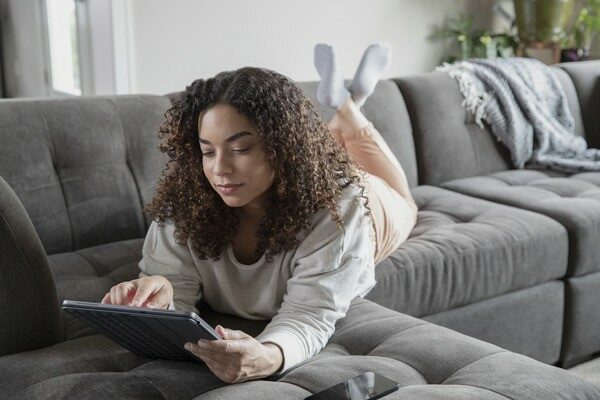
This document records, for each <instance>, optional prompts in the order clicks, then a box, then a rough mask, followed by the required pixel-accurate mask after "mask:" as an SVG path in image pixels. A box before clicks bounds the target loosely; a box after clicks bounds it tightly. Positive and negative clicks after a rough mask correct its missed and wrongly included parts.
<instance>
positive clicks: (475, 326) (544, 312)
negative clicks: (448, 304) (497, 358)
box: [421, 281, 589, 364]
mask: <svg viewBox="0 0 600 400" xmlns="http://www.w3.org/2000/svg"><path fill="white" fill-rule="evenodd" d="M582 311H583V310H582ZM586 312H587V313H588V314H589V308H588V309H587V311H586ZM563 313H564V283H563V282H562V281H550V282H546V283H542V284H539V285H536V286H532V287H529V288H527V289H522V290H518V291H516V292H510V293H506V294H503V295H500V296H496V297H492V298H490V299H487V300H483V301H480V302H477V303H473V304H469V305H466V306H462V307H456V308H453V309H451V310H448V311H443V312H441V313H438V314H433V315H428V316H425V317H421V318H422V319H423V320H425V321H429V322H433V323H435V324H438V325H442V326H445V327H447V328H450V329H453V330H455V331H457V332H460V333H464V334H465V335H468V336H471V337H474V338H477V339H480V340H484V341H486V342H489V343H493V344H495V345H497V346H500V347H502V348H504V349H507V350H510V351H514V352H515V353H519V354H523V355H526V356H528V357H531V358H534V359H536V360H538V361H542V362H544V363H547V364H555V363H557V362H558V361H559V359H560V351H561V342H562V336H563ZM574 339H575V340H577V339H578V338H574ZM586 354H588V353H586Z"/></svg>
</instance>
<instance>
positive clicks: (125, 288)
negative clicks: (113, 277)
mask: <svg viewBox="0 0 600 400" xmlns="http://www.w3.org/2000/svg"><path fill="white" fill-rule="evenodd" d="M172 301H173V286H172V285H171V282H169V280H168V279H167V278H165V277H164V276H159V275H154V276H145V277H143V278H139V279H134V280H132V281H128V282H121V283H119V284H118V285H115V286H113V287H112V288H110V292H108V293H106V295H105V296H104V298H102V302H101V303H102V304H114V305H124V306H134V307H146V308H156V309H167V308H168V307H169V304H171V302H172Z"/></svg>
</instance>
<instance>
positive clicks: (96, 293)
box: [49, 239, 144, 340]
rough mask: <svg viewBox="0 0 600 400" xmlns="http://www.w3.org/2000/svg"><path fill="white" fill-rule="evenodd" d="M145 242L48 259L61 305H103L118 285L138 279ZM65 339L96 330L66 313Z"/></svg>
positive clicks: (95, 247)
mask: <svg viewBox="0 0 600 400" xmlns="http://www.w3.org/2000/svg"><path fill="white" fill-rule="evenodd" d="M143 244H144V240H143V239H131V240H125V241H120V242H115V243H108V244H103V245H100V246H94V247H88V248H86V249H82V250H76V251H74V252H68V253H59V254H54V255H51V256H50V257H49V261H50V268H51V269H52V273H53V275H54V281H55V284H56V291H57V292H58V299H59V302H60V303H62V301H63V300H81V301H93V302H100V301H101V300H102V297H104V295H105V294H106V293H107V292H108V291H109V290H110V288H111V287H112V286H114V285H116V284H117V283H119V282H124V281H128V280H132V279H136V278H137V277H138V276H139V272H140V270H139V267H138V263H139V261H140V260H141V258H142V245H143ZM63 321H64V324H63V325H64V337H65V340H68V339H72V338H76V337H81V336H84V335H89V334H91V333H93V332H94V331H93V329H91V328H90V327H89V325H87V324H86V323H84V322H82V321H80V320H79V319H77V318H75V317H73V316H72V315H70V314H68V313H66V312H63Z"/></svg>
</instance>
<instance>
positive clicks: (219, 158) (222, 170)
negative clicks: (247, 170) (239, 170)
mask: <svg viewBox="0 0 600 400" xmlns="http://www.w3.org/2000/svg"><path fill="white" fill-rule="evenodd" d="M213 173H214V174H215V175H228V174H231V173H233V165H232V164H231V160H230V159H229V157H227V155H225V154H223V153H221V154H216V155H215V162H214V164H213Z"/></svg>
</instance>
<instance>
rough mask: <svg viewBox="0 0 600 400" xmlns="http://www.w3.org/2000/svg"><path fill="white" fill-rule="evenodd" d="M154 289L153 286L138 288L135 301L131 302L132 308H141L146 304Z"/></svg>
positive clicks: (134, 297)
mask: <svg viewBox="0 0 600 400" xmlns="http://www.w3.org/2000/svg"><path fill="white" fill-rule="evenodd" d="M153 290H154V287H153V286H151V285H140V286H138V288H137V290H136V292H135V295H134V296H133V299H132V300H131V305H132V306H141V305H142V304H144V302H145V301H146V299H147V298H148V296H150V295H151V294H152V291H153Z"/></svg>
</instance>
